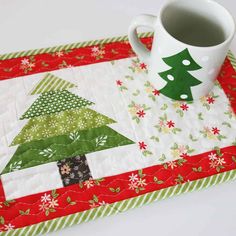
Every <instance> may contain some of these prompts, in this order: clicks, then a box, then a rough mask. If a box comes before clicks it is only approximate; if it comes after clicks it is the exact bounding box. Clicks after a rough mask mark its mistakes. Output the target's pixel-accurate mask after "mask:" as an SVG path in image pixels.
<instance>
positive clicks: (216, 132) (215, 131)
mask: <svg viewBox="0 0 236 236" xmlns="http://www.w3.org/2000/svg"><path fill="white" fill-rule="evenodd" d="M211 130H212V132H213V134H215V135H217V134H219V133H220V130H219V129H218V128H217V127H212V129H211Z"/></svg>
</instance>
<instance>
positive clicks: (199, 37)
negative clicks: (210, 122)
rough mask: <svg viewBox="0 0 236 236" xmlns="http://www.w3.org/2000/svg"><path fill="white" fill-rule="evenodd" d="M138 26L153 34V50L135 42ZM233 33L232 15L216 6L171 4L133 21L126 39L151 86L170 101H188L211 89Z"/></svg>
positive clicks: (181, 0)
mask: <svg viewBox="0 0 236 236" xmlns="http://www.w3.org/2000/svg"><path fill="white" fill-rule="evenodd" d="M140 26H144V27H149V28H152V29H153V30H154V39H153V45H152V50H151V52H150V51H149V50H148V49H147V48H146V47H145V46H144V45H143V44H142V43H141V42H140V41H139V38H138V35H137V28H138V27H140ZM234 33H235V24H234V20H233V17H232V16H231V15H230V13H229V12H228V11H227V10H226V9H225V8H224V7H222V6H221V5H219V4H218V3H216V2H214V1H211V0H192V1H190V0H172V1H168V2H167V3H166V5H164V6H163V7H162V8H161V10H160V13H159V15H158V16H157V17H156V16H152V15H140V16H137V17H136V18H134V19H133V21H132V23H131V26H130V28H129V33H128V36H129V41H130V44H131V46H132V48H133V50H134V51H135V52H136V53H137V55H138V56H139V57H140V58H141V60H143V61H144V62H146V64H148V68H149V80H150V82H151V83H152V84H153V86H154V87H155V88H156V89H158V90H159V91H160V92H161V93H162V94H163V95H165V96H167V97H169V98H171V99H174V100H185V101H192V100H193V99H197V98H199V97H202V96H204V95H207V94H208V93H209V92H210V91H211V89H212V87H213V85H214V80H215V79H216V78H217V75H218V73H219V70H220V68H221V66H222V64H223V62H224V59H225V57H226V54H227V52H228V49H229V45H230V42H231V41H232V39H233V36H234Z"/></svg>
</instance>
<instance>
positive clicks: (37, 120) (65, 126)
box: [11, 108, 115, 146]
mask: <svg viewBox="0 0 236 236" xmlns="http://www.w3.org/2000/svg"><path fill="white" fill-rule="evenodd" d="M112 123H115V121H114V120H112V119H110V118H108V117H106V116H104V115H102V114H100V113H98V112H96V111H93V110H91V109H89V108H80V109H73V110H68V111H62V112H59V113H56V114H51V115H46V116H39V117H34V118H32V119H30V120H29V121H28V123H27V124H26V125H25V126H24V127H23V129H22V130H21V132H20V133H19V134H18V135H17V136H16V137H15V139H14V140H13V142H12V144H11V146H14V145H17V144H23V143H26V142H30V141H33V140H40V139H45V138H49V137H53V136H58V135H63V134H69V133H71V132H73V131H78V130H87V129H92V128H96V127H100V126H103V125H108V124H112Z"/></svg>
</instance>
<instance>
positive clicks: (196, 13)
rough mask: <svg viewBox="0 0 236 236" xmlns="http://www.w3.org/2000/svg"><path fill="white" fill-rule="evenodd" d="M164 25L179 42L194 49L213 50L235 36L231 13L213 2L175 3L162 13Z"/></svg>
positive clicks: (170, 4) (172, 2)
mask: <svg viewBox="0 0 236 236" xmlns="http://www.w3.org/2000/svg"><path fill="white" fill-rule="evenodd" d="M160 18H161V23H162V25H163V27H164V28H165V30H166V31H167V32H168V33H169V34H170V35H171V36H172V37H174V38H175V39H177V40H179V41H181V42H183V43H185V44H188V45H192V46H198V47H210V46H216V45H219V44H222V43H224V42H225V41H227V40H230V38H232V37H233V35H234V30H235V29H234V28H235V26H234V21H233V19H232V16H231V15H230V14H229V13H228V11H227V10H226V9H225V8H224V7H222V6H221V5H219V4H218V3H215V2H213V1H209V0H193V1H189V0H178V1H176V0H175V1H171V2H170V3H168V4H167V5H166V6H165V7H164V8H163V9H162V11H161V14H160Z"/></svg>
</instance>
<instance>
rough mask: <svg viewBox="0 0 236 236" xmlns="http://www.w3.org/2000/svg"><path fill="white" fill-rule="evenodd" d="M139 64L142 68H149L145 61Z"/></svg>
mask: <svg viewBox="0 0 236 236" xmlns="http://www.w3.org/2000/svg"><path fill="white" fill-rule="evenodd" d="M139 66H140V68H141V69H142V70H145V69H147V65H146V64H145V63H140V64H139Z"/></svg>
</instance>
